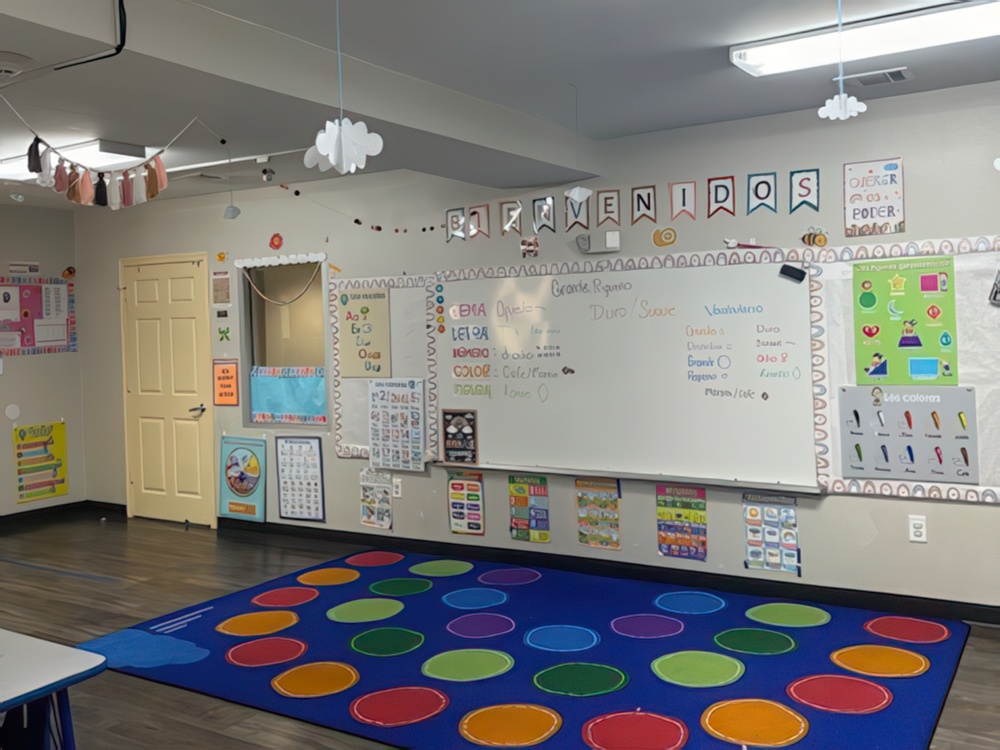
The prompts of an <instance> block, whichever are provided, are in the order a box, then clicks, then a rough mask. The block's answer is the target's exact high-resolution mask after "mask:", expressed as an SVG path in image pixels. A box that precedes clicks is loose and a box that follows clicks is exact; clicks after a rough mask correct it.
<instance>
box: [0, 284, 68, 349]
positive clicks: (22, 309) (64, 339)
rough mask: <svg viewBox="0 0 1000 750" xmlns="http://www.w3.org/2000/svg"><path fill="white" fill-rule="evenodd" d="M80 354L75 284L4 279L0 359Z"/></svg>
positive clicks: (0, 292)
mask: <svg viewBox="0 0 1000 750" xmlns="http://www.w3.org/2000/svg"><path fill="white" fill-rule="evenodd" d="M75 351H76V306H75V303H74V297H73V284H72V283H69V282H67V281H66V280H65V279H42V278H34V277H28V276H9V277H0V357H5V356H10V357H13V356H17V355H25V354H57V353H61V352H75Z"/></svg>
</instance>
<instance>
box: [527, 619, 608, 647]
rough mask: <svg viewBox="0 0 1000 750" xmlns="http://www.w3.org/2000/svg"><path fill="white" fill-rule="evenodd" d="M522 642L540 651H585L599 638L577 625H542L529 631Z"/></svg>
mask: <svg viewBox="0 0 1000 750" xmlns="http://www.w3.org/2000/svg"><path fill="white" fill-rule="evenodd" d="M524 642H525V643H526V644H527V645H529V646H531V647H532V648H537V649H540V650H542V651H586V650H587V649H588V648H593V647H594V646H596V645H597V644H598V643H600V642H601V636H600V635H599V634H598V633H597V632H595V631H593V630H591V629H590V628H582V627H580V626H579V625H543V626H542V627H540V628H535V629H534V630H529V631H528V633H527V635H525V636H524Z"/></svg>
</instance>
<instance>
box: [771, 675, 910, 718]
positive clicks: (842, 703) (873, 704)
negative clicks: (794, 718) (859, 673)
mask: <svg viewBox="0 0 1000 750" xmlns="http://www.w3.org/2000/svg"><path fill="white" fill-rule="evenodd" d="M786 692H787V693H788V695H789V697H790V698H792V699H793V700H796V701H798V702H799V703H802V704H804V705H806V706H809V707H811V708H818V709H820V710H821V711H831V712H833V713H837V714H873V713H875V712H876V711H881V710H882V709H883V708H885V707H886V706H888V705H889V704H890V703H892V693H891V692H890V691H889V689H888V688H885V687H882V686H881V685H879V684H878V683H875V682H872V681H871V680H863V679H861V678H860V677H850V676H848V675H842V674H816V675H812V676H810V677H803V678H801V679H798V680H795V681H794V682H792V683H789V685H788V687H787V688H786Z"/></svg>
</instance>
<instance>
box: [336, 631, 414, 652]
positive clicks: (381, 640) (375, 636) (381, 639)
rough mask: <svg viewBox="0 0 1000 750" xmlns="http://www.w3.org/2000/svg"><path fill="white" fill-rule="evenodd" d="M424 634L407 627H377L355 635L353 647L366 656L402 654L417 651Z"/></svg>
mask: <svg viewBox="0 0 1000 750" xmlns="http://www.w3.org/2000/svg"><path fill="white" fill-rule="evenodd" d="M423 643H424V636H423V634H422V633H418V632H416V631H415V630H407V629H406V628H375V629H374V630H367V631H365V632H364V633H361V634H359V635H356V636H354V638H352V639H351V648H353V649H354V650H355V651H357V652H358V653H359V654H364V655H365V656H401V655H402V654H408V653H410V652H411V651H416V650H417V649H418V648H420V647H421V646H422V645H423Z"/></svg>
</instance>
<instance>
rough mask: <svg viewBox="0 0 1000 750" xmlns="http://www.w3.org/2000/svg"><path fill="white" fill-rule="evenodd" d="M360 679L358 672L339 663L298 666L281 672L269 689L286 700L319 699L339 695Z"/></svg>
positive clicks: (316, 663)
mask: <svg viewBox="0 0 1000 750" xmlns="http://www.w3.org/2000/svg"><path fill="white" fill-rule="evenodd" d="M359 679H360V675H359V674H358V670H356V669H355V668H354V667H352V666H351V665H350V664H344V663H343V662H339V661H317V662H313V663H312V664H300V665H299V666H297V667H292V668H291V669H289V670H288V671H287V672H282V673H281V674H279V675H278V676H277V677H275V678H274V679H273V680H271V687H273V688H274V689H275V690H277V691H278V692H279V693H281V694H282V695H284V696H286V697H288V698H320V697H322V696H324V695H333V694H334V693H341V692H343V691H344V690H347V688H349V687H351V686H352V685H354V684H355V683H357V681H358V680H359Z"/></svg>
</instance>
